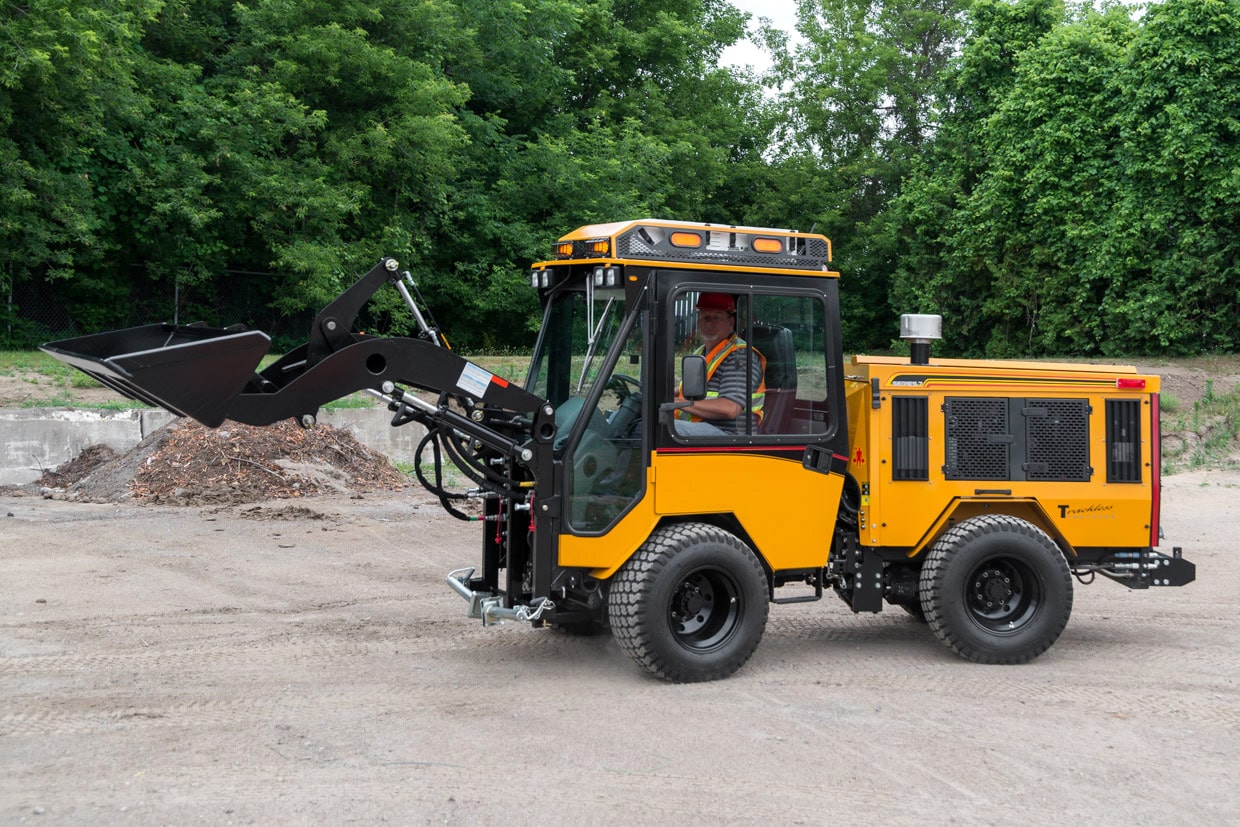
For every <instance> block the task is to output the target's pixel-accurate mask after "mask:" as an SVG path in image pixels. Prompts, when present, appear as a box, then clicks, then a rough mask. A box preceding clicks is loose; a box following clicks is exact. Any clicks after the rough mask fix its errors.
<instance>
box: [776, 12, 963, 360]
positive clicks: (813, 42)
mask: <svg viewBox="0 0 1240 827" xmlns="http://www.w3.org/2000/svg"><path fill="white" fill-rule="evenodd" d="M964 8H965V3H964V2H957V1H956V0H887V2H883V3H868V2H861V1H860V0H799V2H798V4H797V10H798V21H799V22H798V27H797V28H798V32H799V33H800V35H801V37H802V38H803V42H801V43H800V45H797V46H795V47H792V48H789V47H788V44H787V42H786V41H785V40H784V39H783V37H782V36H781V35H780V34H779V33H776V32H769V31H768V32H767V41H768V46H769V47H770V48H772V49H773V50H774V52H775V54H776V56H777V60H776V63H775V68H774V70H773V76H772V78H771V82H772V83H773V84H774V86H775V87H776V88H778V89H780V90H781V91H780V93H779V96H778V98H779V107H778V111H779V112H780V113H782V115H783V117H784V120H783V122H782V123H778V124H775V127H776V146H777V148H778V149H777V157H776V158H775V163H774V169H773V170H772V172H771V181H772V185H771V187H770V189H769V191H768V193H767V194H766V197H765V198H764V199H763V201H762V202H761V206H760V210H761V211H762V213H763V218H764V221H765V222H768V223H772V224H774V225H776V226H795V227H799V228H800V229H809V228H810V227H809V226H807V225H814V224H816V225H817V226H818V229H819V230H820V231H823V232H826V234H827V235H828V236H830V237H831V238H832V240H833V241H834V242H835V250H836V255H835V261H836V266H837V267H838V268H839V269H840V270H841V271H842V272H843V275H844V278H845V287H844V289H843V291H842V293H843V299H842V305H843V308H842V309H843V313H844V332H845V340H846V341H847V343H848V347H850V348H852V349H862V348H869V347H874V346H876V345H884V344H886V343H887V342H888V341H889V340H890V338H891V334H892V333H894V332H895V331H894V321H893V315H894V314H893V312H892V309H891V307H890V305H889V302H888V294H889V292H890V281H891V277H892V274H893V272H894V270H895V266H896V254H897V247H896V241H897V238H898V236H897V235H896V234H895V226H894V225H893V223H892V222H891V221H890V218H889V214H888V205H889V204H890V203H891V200H892V199H893V198H895V197H896V196H897V195H898V194H899V193H900V191H901V188H902V186H903V182H904V179H905V177H906V176H907V174H908V171H909V169H910V165H911V164H912V163H913V162H914V160H915V159H916V158H917V157H919V155H920V154H921V153H922V152H924V151H925V149H926V146H927V144H928V143H929V141H930V139H931V137H932V136H933V132H934V125H935V122H936V114H937V110H938V108H939V106H940V104H939V101H938V87H937V76H938V74H939V72H940V71H941V70H942V68H943V67H944V66H945V65H946V64H947V62H948V61H949V60H950V58H951V57H952V55H953V53H954V50H955V48H956V45H957V43H958V41H959V38H960V36H961V33H962V25H963V10H964Z"/></svg>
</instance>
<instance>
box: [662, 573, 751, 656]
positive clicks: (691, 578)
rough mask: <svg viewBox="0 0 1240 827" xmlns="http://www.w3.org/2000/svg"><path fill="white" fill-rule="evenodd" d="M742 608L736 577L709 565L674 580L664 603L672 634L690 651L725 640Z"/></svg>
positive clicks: (716, 644) (729, 634)
mask: <svg viewBox="0 0 1240 827" xmlns="http://www.w3.org/2000/svg"><path fill="white" fill-rule="evenodd" d="M743 612H744V602H743V601H742V599H741V592H740V588H739V587H738V586H737V585H736V581H735V580H733V579H732V578H731V577H729V576H728V575H727V573H726V572H723V571H720V570H718V569H710V568H703V569H697V570H696V571H693V572H690V573H689V574H688V575H687V576H686V577H685V578H684V579H682V580H681V581H680V582H679V583H678V584H676V588H675V589H673V591H672V597H671V600H670V601H669V603H668V621H669V623H670V625H671V630H672V635H673V637H675V638H676V641H677V642H678V643H679V644H680V645H681V646H683V647H685V648H686V649H689V650H692V651H694V652H708V651H710V650H712V649H716V648H718V647H719V646H722V645H723V644H724V643H726V642H727V640H728V639H729V638H730V637H731V636H732V634H733V633H734V632H735V631H736V629H737V628H738V627H739V626H740V622H741V616H742V614H743Z"/></svg>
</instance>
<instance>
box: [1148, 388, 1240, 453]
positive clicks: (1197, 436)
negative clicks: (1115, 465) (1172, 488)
mask: <svg viewBox="0 0 1240 827" xmlns="http://www.w3.org/2000/svg"><path fill="white" fill-rule="evenodd" d="M1162 410H1163V412H1164V413H1170V414H1172V417H1171V418H1170V420H1169V421H1168V420H1166V419H1164V420H1163V425H1162V427H1163V433H1164V434H1170V435H1171V438H1170V440H1164V444H1165V445H1166V443H1167V442H1170V443H1171V444H1170V445H1167V447H1166V450H1165V451H1164V456H1163V462H1164V470H1165V471H1166V472H1167V473H1175V472H1176V471H1182V470H1190V469H1195V468H1203V467H1207V466H1209V467H1222V466H1227V465H1230V464H1232V463H1231V461H1230V457H1231V455H1232V453H1233V451H1234V449H1235V440H1236V437H1237V435H1240V385H1237V386H1236V387H1234V388H1232V389H1231V391H1229V392H1228V393H1225V394H1219V393H1216V392H1215V390H1214V381H1213V380H1206V392H1205V395H1204V396H1202V398H1201V399H1200V400H1198V401H1197V402H1194V403H1193V407H1192V410H1188V409H1187V408H1184V407H1183V406H1178V405H1177V406H1174V407H1172V408H1171V409H1168V408H1167V406H1166V405H1165V404H1164V405H1163V406H1162Z"/></svg>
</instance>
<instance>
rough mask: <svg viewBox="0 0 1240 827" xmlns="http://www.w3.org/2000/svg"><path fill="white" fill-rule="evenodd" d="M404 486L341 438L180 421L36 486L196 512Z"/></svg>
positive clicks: (99, 449)
mask: <svg viewBox="0 0 1240 827" xmlns="http://www.w3.org/2000/svg"><path fill="white" fill-rule="evenodd" d="M405 483H406V478H405V477H404V475H402V474H401V473H400V472H399V471H397V470H396V469H395V468H393V467H392V465H391V463H390V462H388V459H387V457H385V456H383V455H382V454H380V453H378V452H376V451H373V450H371V449H370V448H368V447H366V446H365V445H363V444H362V443H360V442H358V441H357V439H356V438H355V437H354V436H353V434H352V433H350V432H349V431H346V430H340V429H336V428H332V427H331V426H327V425H319V426H316V427H315V428H313V429H311V430H305V429H303V428H299V427H297V426H296V425H294V424H293V423H292V422H282V423H279V424H277V425H270V426H266V427H253V426H250V425H242V424H240V423H238V422H231V421H228V422H225V423H224V424H223V425H222V426H221V427H219V428H218V429H213V428H206V427H204V426H202V425H200V424H198V423H197V422H193V421H189V420H178V421H176V422H173V423H171V424H170V425H168V426H166V427H164V428H161V429H160V430H158V431H156V432H155V433H153V434H151V435H150V436H148V437H147V438H146V439H144V440H143V441H142V442H140V443H139V444H138V445H137V446H135V447H134V448H133V449H132V450H131V451H129V452H128V453H126V454H124V455H122V456H117V455H116V454H115V453H114V452H113V451H111V450H110V449H108V448H106V447H103V446H92V447H91V448H87V449H86V450H85V451H83V452H82V453H81V454H79V455H78V456H77V457H75V458H74V459H73V460H70V461H69V462H67V463H65V464H63V465H61V466H59V467H57V468H56V469H55V470H54V471H51V472H48V473H46V474H44V475H43V477H42V478H41V479H40V480H39V481H38V482H37V483H36V485H37V486H41V487H44V488H45V489H52V495H53V496H59V497H63V498H65V499H75V500H84V501H88V502H116V501H119V500H136V501H138V502H144V503H167V504H171V505H202V504H216V503H251V502H259V501H262V500H271V499H290V498H295V497H312V496H315V495H317V494H323V493H331V492H345V493H358V492H365V491H376V490H385V491H393V490H401V489H402V488H403V486H404V485H405Z"/></svg>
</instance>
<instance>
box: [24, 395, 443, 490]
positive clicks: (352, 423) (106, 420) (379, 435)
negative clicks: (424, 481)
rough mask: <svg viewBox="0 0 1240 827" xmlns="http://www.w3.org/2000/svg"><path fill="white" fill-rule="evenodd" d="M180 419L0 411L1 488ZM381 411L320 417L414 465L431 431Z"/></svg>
mask: <svg viewBox="0 0 1240 827" xmlns="http://www.w3.org/2000/svg"><path fill="white" fill-rule="evenodd" d="M174 418H175V417H174V416H173V415H172V414H170V413H168V412H167V411H162V410H156V409H145V410H131V411H107V410H97V409H82V408H0V485H24V484H25V483H28V482H34V481H35V480H37V479H38V478H39V477H40V476H41V475H42V474H43V472H44V471H46V470H50V469H53V468H56V467H57V466H59V465H63V464H64V463H66V462H68V461H69V460H71V459H73V458H74V457H76V456H77V455H78V454H79V453H81V452H82V450H83V449H84V448H88V447H90V446H91V445H106V446H108V447H109V448H111V449H112V450H113V451H116V452H117V453H118V454H123V453H125V452H126V451H128V450H130V449H131V448H133V447H134V446H135V445H137V444H138V443H139V442H141V441H142V440H143V439H144V438H145V437H146V436H147V435H149V434H151V433H152V432H154V431H156V430H158V429H160V428H162V427H164V426H165V425H167V424H168V423H169V422H171V421H172V420H173V419H174ZM391 420H392V414H391V413H389V412H388V411H386V410H384V409H381V408H341V409H337V410H323V411H319V422H321V423H323V424H325V425H331V426H332V427H334V428H342V429H348V430H349V431H352V432H353V435H354V436H356V437H357V439H358V441H359V442H361V443H362V444H364V445H366V446H368V447H370V448H372V449H373V450H375V451H378V452H380V453H382V454H385V455H386V456H387V457H388V458H389V459H391V460H393V461H395V462H410V463H411V462H413V460H414V451H415V450H416V449H417V447H418V443H419V442H420V441H421V440H422V437H423V436H425V434H426V430H425V429H424V428H423V427H422V426H421V425H418V424H416V423H414V424H409V425H403V426H401V427H399V428H393V427H392V426H391V424H390V423H391Z"/></svg>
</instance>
